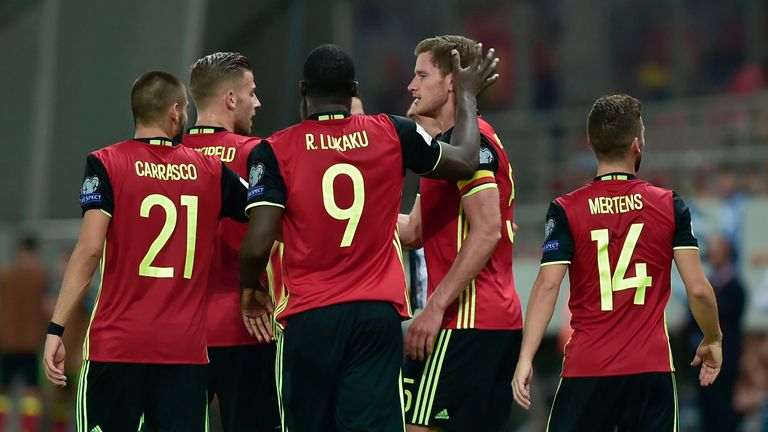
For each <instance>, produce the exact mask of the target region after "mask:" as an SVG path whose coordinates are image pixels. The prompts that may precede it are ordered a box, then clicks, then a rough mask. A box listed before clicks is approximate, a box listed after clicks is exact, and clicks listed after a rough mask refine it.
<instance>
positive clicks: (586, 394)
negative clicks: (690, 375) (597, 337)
mask: <svg viewBox="0 0 768 432" xmlns="http://www.w3.org/2000/svg"><path fill="white" fill-rule="evenodd" d="M679 423H680V422H679V417H678V412H677V386H676V384H675V375H674V373H670V372H650V373H642V374H635V375H620V376H609V377H578V378H561V379H560V384H559V385H558V387H557V393H555V401H554V402H553V404H552V411H551V412H550V414H549V421H548V429H547V430H548V431H550V432H570V431H573V432H581V431H594V432H603V431H605V432H613V430H614V428H616V427H618V430H619V431H624V430H631V431H635V432H644V431H648V432H677V431H679V430H680V424H679Z"/></svg>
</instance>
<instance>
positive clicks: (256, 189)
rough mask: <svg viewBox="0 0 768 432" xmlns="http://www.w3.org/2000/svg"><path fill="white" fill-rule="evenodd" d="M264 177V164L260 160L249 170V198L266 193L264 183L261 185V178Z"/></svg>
mask: <svg viewBox="0 0 768 432" xmlns="http://www.w3.org/2000/svg"><path fill="white" fill-rule="evenodd" d="M262 177H264V164H263V163H261V162H259V163H257V164H256V165H252V166H251V169H250V170H249V171H248V186H249V187H248V199H249V200H251V199H253V198H255V197H257V196H259V195H262V194H263V193H264V185H260V184H259V182H260V181H261V178H262Z"/></svg>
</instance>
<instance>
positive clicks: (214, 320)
mask: <svg viewBox="0 0 768 432" xmlns="http://www.w3.org/2000/svg"><path fill="white" fill-rule="evenodd" d="M260 141H261V139H260V138H255V137H248V136H243V135H238V134H236V133H232V132H229V131H227V130H226V129H224V128H215V127H207V126H202V127H194V128H191V129H190V130H189V132H188V133H187V135H185V136H184V142H183V144H184V145H185V146H187V147H189V148H192V149H194V150H195V151H197V152H199V153H201V154H204V155H206V156H211V157H215V158H217V159H220V160H221V161H222V162H224V163H225V164H226V165H227V166H228V167H229V168H230V169H232V171H234V172H235V173H236V174H237V175H238V176H240V178H247V176H248V167H247V165H248V154H249V153H250V151H251V150H252V149H253V147H255V146H256V145H257V144H258V143H259V142H260ZM246 230H247V225H245V224H241V223H238V222H235V221H233V220H231V219H222V220H221V221H220V222H219V226H218V227H217V228H216V238H215V240H214V247H213V256H212V257H211V270H210V274H209V277H208V289H209V298H208V321H207V339H208V346H232V345H245V344H253V343H255V339H254V337H253V336H251V335H249V334H248V331H246V329H245V326H244V325H243V322H242V318H241V316H240V289H239V284H238V257H239V255H240V244H241V243H242V241H243V237H244V236H245V232H246Z"/></svg>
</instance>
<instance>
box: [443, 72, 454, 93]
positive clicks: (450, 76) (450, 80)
mask: <svg viewBox="0 0 768 432" xmlns="http://www.w3.org/2000/svg"><path fill="white" fill-rule="evenodd" d="M445 79H447V80H448V91H449V92H453V72H448V74H447V75H446V76H445Z"/></svg>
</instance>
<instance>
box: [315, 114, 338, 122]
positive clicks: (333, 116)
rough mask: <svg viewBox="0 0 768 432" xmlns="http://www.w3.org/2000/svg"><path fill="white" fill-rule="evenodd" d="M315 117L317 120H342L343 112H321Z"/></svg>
mask: <svg viewBox="0 0 768 432" xmlns="http://www.w3.org/2000/svg"><path fill="white" fill-rule="evenodd" d="M317 119H318V120H319V121H326V120H344V114H323V115H321V116H317Z"/></svg>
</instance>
